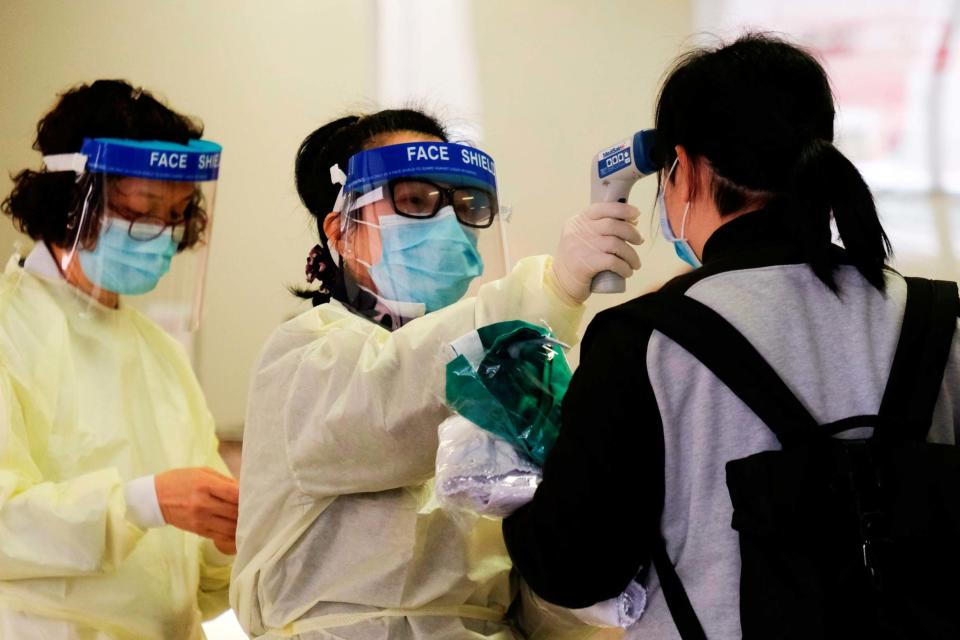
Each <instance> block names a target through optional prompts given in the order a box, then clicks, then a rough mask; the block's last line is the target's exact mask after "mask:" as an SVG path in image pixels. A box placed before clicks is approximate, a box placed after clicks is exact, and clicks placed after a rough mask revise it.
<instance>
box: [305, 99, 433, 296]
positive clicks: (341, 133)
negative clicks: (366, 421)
mask: <svg viewBox="0 0 960 640" xmlns="http://www.w3.org/2000/svg"><path fill="white" fill-rule="evenodd" d="M398 131H411V132H414V133H419V134H423V135H428V136H434V137H436V138H440V139H441V140H444V141H446V140H447V139H448V136H447V132H446V130H445V129H444V127H443V125H441V124H440V123H439V122H438V121H437V120H436V119H434V118H432V117H431V116H429V115H427V114H425V113H423V112H421V111H416V110H414V109H387V110H384V111H378V112H376V113H372V114H370V115H364V116H360V115H349V116H345V117H342V118H338V119H337V120H334V121H332V122H328V123H327V124H325V125H323V126H322V127H320V128H319V129H317V130H316V131H314V132H312V133H311V134H310V135H308V136H307V137H306V138H305V139H304V141H303V142H302V143H301V144H300V148H299V149H298V150H297V159H296V163H295V167H294V173H295V178H296V184H297V194H298V195H299V196H300V201H301V202H303V206H305V207H306V208H307V210H308V211H309V212H310V215H311V216H313V218H314V220H315V222H316V226H317V234H318V235H319V236H320V244H318V245H316V246H315V247H314V248H313V249H312V250H311V251H310V255H309V256H308V257H307V267H306V277H307V282H308V283H314V282H316V283H317V287H316V288H314V289H304V288H301V287H291V288H290V291H291V292H292V293H293V294H294V295H296V296H298V297H300V298H304V299H306V300H310V301H311V302H312V303H313V305H314V306H317V305H320V304H325V303H327V302H329V301H330V300H331V299H334V300H339V301H341V302H347V295H346V285H345V283H344V278H343V273H342V271H341V265H340V264H338V262H337V261H336V260H334V258H333V255H332V254H331V252H330V247H329V241H328V239H327V234H326V232H325V231H324V230H323V221H324V220H325V219H326V217H327V215H329V214H330V212H331V211H333V207H334V204H335V203H336V200H337V195H338V194H339V193H340V185H338V184H334V183H332V182H331V180H330V168H331V167H332V166H334V165H337V166H339V167H340V169H341V170H342V171H343V172H344V173H346V172H347V163H348V161H349V160H350V156H352V155H354V154H355V153H358V152H359V151H362V150H363V149H365V148H368V147H369V146H370V145H371V144H373V143H375V141H376V138H377V137H378V136H381V135H384V134H389V133H394V132H398Z"/></svg>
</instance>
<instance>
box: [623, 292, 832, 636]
mask: <svg viewBox="0 0 960 640" xmlns="http://www.w3.org/2000/svg"><path fill="white" fill-rule="evenodd" d="M619 311H621V312H627V313H628V314H629V315H631V316H632V317H634V318H636V319H638V320H639V321H641V322H643V323H645V324H646V325H647V326H649V327H652V328H653V329H656V330H657V331H659V332H660V333H662V334H664V335H665V336H667V337H668V338H670V339H671V340H673V341H674V342H676V343H677V344H679V345H680V346H682V347H683V348H684V349H686V350H687V351H688V352H690V354H691V355H693V356H694V357H695V358H696V359H697V360H699V361H700V362H701V363H702V364H703V365H704V366H706V367H707V368H708V369H710V371H712V372H713V374H714V375H715V376H717V378H719V379H720V380H721V381H722V382H723V383H724V384H726V385H727V386H728V387H729V388H730V390H731V391H733V393H734V394H735V395H736V396H737V397H739V398H740V399H741V400H742V401H743V402H744V403H745V404H746V405H747V406H748V407H749V408H750V409H751V410H752V411H753V412H754V413H756V414H757V416H758V417H760V419H761V420H763V422H764V423H765V424H766V425H767V427H768V428H769V429H770V430H771V431H773V433H774V434H775V435H776V436H777V438H778V439H779V440H780V443H781V444H782V445H784V446H786V445H787V444H788V443H789V442H791V441H793V440H795V439H797V438H799V437H800V436H801V435H802V434H807V435H809V434H811V433H814V429H815V428H816V427H817V421H816V419H815V418H814V417H813V416H812V415H811V414H810V412H809V411H808V410H807V409H806V407H804V406H803V404H802V403H801V402H800V400H799V399H798V398H797V396H796V395H795V394H794V393H793V392H792V391H790V389H789V388H788V387H787V385H786V383H784V382H783V379H782V378H780V376H779V375H778V374H777V372H776V371H774V369H773V367H771V366H770V364H769V363H768V362H767V361H766V360H765V359H764V358H763V356H761V355H760V353H759V352H758V351H757V350H756V348H754V346H753V345H752V344H750V342H749V341H748V340H747V339H746V338H745V337H744V335H743V334H742V333H740V331H738V330H737V329H736V328H735V327H734V326H733V325H732V324H730V323H729V322H728V321H727V320H726V319H725V318H724V317H723V316H721V315H720V314H719V313H717V312H716V311H714V310H713V309H711V308H710V307H708V306H707V305H705V304H703V303H702V302H699V301H698V300H695V299H693V298H691V297H688V296H686V295H683V294H682V293H680V294H676V293H669V292H666V291H660V292H658V293H655V294H651V295H650V296H648V297H647V298H645V300H644V304H642V305H635V306H626V307H621V308H620V310H619ZM652 533H653V535H652V538H651V539H652V540H653V541H654V543H653V548H652V549H651V556H652V558H651V559H652V560H653V566H654V568H655V569H656V571H657V577H658V579H659V581H660V588H661V589H663V595H664V599H665V600H666V601H667V607H668V608H669V609H670V614H671V616H673V620H674V623H675V624H676V625H677V631H678V632H679V633H680V637H681V638H682V639H683V640H706V634H705V633H704V631H703V626H702V625H701V624H700V621H699V619H698V618H697V614H696V612H695V611H694V609H693V605H692V604H691V603H690V598H689V597H688V596H687V592H686V590H685V589H684V588H683V583H682V582H681V580H680V577H679V576H678V575H677V570H676V568H675V567H674V565H673V562H672V561H671V560H670V557H669V555H668V554H667V550H666V543H665V541H664V539H663V536H662V534H661V533H660V531H659V527H658V528H657V530H656V531H654V532H652Z"/></svg>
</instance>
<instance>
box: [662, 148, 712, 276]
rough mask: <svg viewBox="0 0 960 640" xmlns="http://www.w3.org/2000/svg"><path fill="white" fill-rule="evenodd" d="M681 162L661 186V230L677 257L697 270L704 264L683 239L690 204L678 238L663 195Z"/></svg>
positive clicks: (674, 165)
mask: <svg viewBox="0 0 960 640" xmlns="http://www.w3.org/2000/svg"><path fill="white" fill-rule="evenodd" d="M679 160H680V159H679V158H677V159H675V160H674V161H673V165H671V167H670V171H668V172H667V177H666V179H665V180H664V181H663V184H662V185H661V186H660V192H659V193H657V207H658V208H659V209H660V228H661V229H662V230H663V237H664V238H666V239H667V240H668V241H669V242H672V243H673V250H674V251H676V253H677V257H678V258H680V259H681V260H683V261H684V262H686V263H687V264H689V265H690V266H691V267H693V268H694V269H696V268H698V267H700V266H701V265H702V264H703V263H702V262H700V259H699V258H698V257H697V254H695V253H694V252H693V248H692V247H691V246H690V243H689V242H687V239H686V238H685V237H683V236H684V231H685V230H686V227H687V216H688V215H690V203H689V202H687V206H686V208H684V210H683V218H682V219H681V222H680V235H679V236H677V235H676V234H675V233H674V232H673V227H671V226H670V218H668V217H667V200H666V198H665V197H664V195H663V193H664V190H665V189H666V185H667V182H669V181H670V176H672V175H673V171H674V169H676V168H677V162H679Z"/></svg>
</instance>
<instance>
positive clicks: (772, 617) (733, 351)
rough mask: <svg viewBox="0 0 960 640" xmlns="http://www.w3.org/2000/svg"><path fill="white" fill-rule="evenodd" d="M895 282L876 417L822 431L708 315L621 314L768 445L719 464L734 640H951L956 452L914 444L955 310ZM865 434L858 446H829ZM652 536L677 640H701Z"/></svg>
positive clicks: (656, 306)
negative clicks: (689, 364)
mask: <svg viewBox="0 0 960 640" xmlns="http://www.w3.org/2000/svg"><path fill="white" fill-rule="evenodd" d="M907 285H908V289H907V307H906V312H905V315H904V319H903V326H902V329H901V333H900V339H899V342H898V345H897V350H896V354H895V356H894V361H893V366H892V368H891V371H890V375H889V378H888V382H887V387H886V390H885V392H884V395H883V400H882V403H881V406H880V410H879V412H878V415H872V416H852V417H849V418H846V419H844V420H840V421H839V422H835V423H832V424H825V425H821V424H818V423H817V421H816V420H815V419H814V417H813V416H811V415H810V413H809V412H808V411H807V410H806V408H804V406H803V405H802V404H801V402H800V401H799V400H798V399H797V397H796V396H795V395H794V394H793V393H792V392H791V391H790V390H789V388H788V387H787V386H786V384H784V382H783V381H782V380H781V379H780V377H779V376H778V375H777V374H776V372H775V371H774V370H773V368H772V367H770V365H769V364H768V363H767V362H766V361H765V360H764V359H763V357H762V356H761V355H760V354H759V353H758V352H757V350H756V349H755V348H754V347H753V346H752V345H751V344H750V343H749V342H748V341H747V340H746V338H744V336H743V335H742V334H741V333H740V332H739V331H737V330H736V329H735V328H734V327H733V326H732V325H731V324H730V323H729V322H727V321H726V320H725V319H724V318H723V317H721V316H720V315H719V314H717V313H716V312H715V311H713V310H712V309H710V308H709V307H707V306H706V305H704V304H701V303H699V302H697V301H696V300H694V299H692V298H690V297H687V296H685V295H678V294H671V293H667V292H660V293H658V294H654V296H655V297H656V298H657V299H656V300H654V301H651V302H653V304H650V305H646V306H644V307H642V308H638V307H634V308H633V310H632V311H633V312H634V313H637V314H639V316H640V318H641V319H642V320H643V321H644V322H645V323H647V324H648V325H649V326H652V327H653V328H655V329H657V330H658V331H660V332H661V333H664V334H665V335H666V336H667V337H669V338H670V339H672V340H674V341H675V342H677V343H678V344H680V345H681V346H683V347H684V348H685V349H687V350H688V351H689V352H690V353H691V354H692V355H693V356H694V357H696V358H697V359H698V360H699V361H700V362H702V363H703V364H704V365H705V366H706V367H708V368H709V369H710V370H711V371H712V372H713V373H714V374H715V375H716V376H717V377H718V378H719V379H720V380H722V381H723V382H724V383H725V384H726V385H727V386H728V387H729V388H730V389H731V390H732V391H733V392H734V393H735V394H736V395H737V396H738V397H739V398H740V399H741V400H743V401H744V402H745V403H746V404H747V406H749V407H750V408H751V410H753V411H754V412H755V413H756V414H757V416H758V417H760V418H761V419H762V420H763V422H764V423H765V424H766V425H767V427H768V428H770V429H771V430H772V431H773V432H774V434H776V436H777V438H778V440H779V441H780V444H781V446H782V450H780V451H764V452H761V453H757V454H755V455H751V456H749V457H746V458H742V459H739V460H731V461H730V462H728V463H727V465H726V475H727V488H728V490H729V492H730V498H731V501H732V503H733V509H734V512H733V522H732V526H733V528H734V529H736V530H737V532H738V533H739V537H740V558H741V576H740V619H741V626H742V630H743V637H744V638H745V639H748V640H781V639H782V640H788V639H789V640H792V639H798V640H799V639H801V638H802V639H803V640H816V639H821V638H823V639H827V638H829V639H838V640H839V639H841V638H842V639H844V640H856V639H860V638H883V639H887V638H889V639H894V638H896V639H904V640H906V639H910V640H918V639H925V638H936V639H941V638H944V639H945V638H960V447H956V446H952V445H942V444H930V443H927V442H926V436H927V431H928V430H929V427H930V424H931V422H932V417H933V412H934V407H935V405H936V402H937V397H938V395H939V392H940V388H941V385H942V381H943V374H944V369H945V367H946V363H947V359H948V357H949V353H950V348H951V345H952V342H953V334H954V330H955V328H956V325H957V318H958V315H960V302H958V298H957V285H956V284H955V283H948V282H935V281H931V280H923V279H917V278H907ZM850 384H851V385H853V384H857V380H856V379H851V380H850ZM955 397H956V398H957V400H955V401H956V402H960V389H958V390H957V394H955ZM865 426H869V427H874V430H873V435H872V436H871V437H869V438H866V439H864V438H859V439H850V436H851V435H853V434H847V439H841V438H838V437H835V436H838V435H840V434H842V433H843V432H845V431H849V430H851V429H854V428H857V427H865ZM723 428H727V429H730V428H736V425H723ZM654 539H655V540H657V541H658V544H657V546H656V547H655V549H654V551H653V558H652V560H653V564H654V566H655V567H656V570H657V575H658V576H659V579H660V584H661V587H662V589H663V593H664V597H665V599H666V601H667V605H668V607H669V609H670V612H671V614H672V616H673V618H674V621H675V622H676V624H677V628H678V630H679V632H680V635H681V637H682V638H683V639H684V640H704V639H705V638H706V636H705V634H704V632H703V628H702V627H701V625H700V622H699V620H698V619H697V616H696V613H695V612H694V610H693V607H692V606H691V604H690V600H689V598H688V597H687V594H686V592H685V591H684V589H683V585H682V584H681V582H680V579H679V578H678V576H677V573H676V570H675V569H674V567H673V564H672V563H671V562H670V560H669V558H668V557H667V554H666V549H665V547H664V545H663V538H662V535H661V534H660V532H659V531H657V532H656V535H655V536H654Z"/></svg>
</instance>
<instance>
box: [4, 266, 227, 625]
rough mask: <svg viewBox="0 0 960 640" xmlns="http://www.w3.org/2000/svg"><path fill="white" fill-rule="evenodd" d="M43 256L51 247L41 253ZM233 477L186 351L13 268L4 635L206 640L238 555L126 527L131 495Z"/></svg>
mask: <svg viewBox="0 0 960 640" xmlns="http://www.w3.org/2000/svg"><path fill="white" fill-rule="evenodd" d="M41 250H43V248H41ZM193 466H209V467H212V468H214V469H217V470H218V471H220V472H221V473H224V474H226V473H228V471H227V469H226V466H225V465H224V463H223V461H222V460H221V458H220V456H219V454H218V453H217V440H216V436H215V435H214V428H213V419H212V417H211V415H210V413H209V411H208V410H207V407H206V404H205V401H204V398H203V395H202V393H201V391H200V387H199V385H198V383H197V381H196V378H195V376H194V374H193V372H192V370H191V368H190V363H189V362H188V360H187V357H186V354H185V353H184V352H183V350H182V349H181V347H180V345H179V344H177V343H176V342H175V341H174V340H173V339H172V338H170V337H169V336H168V335H167V334H165V333H164V332H163V331H162V330H161V329H160V328H159V327H157V326H156V325H155V324H153V323H152V322H150V321H149V320H147V319H146V318H145V317H143V316H142V315H141V314H139V313H138V312H136V311H135V310H133V309H127V308H120V309H116V310H115V309H108V308H105V307H102V306H99V305H97V304H96V303H93V302H92V301H91V300H90V299H89V298H87V297H85V296H83V294H80V293H79V292H78V291H77V290H76V289H75V288H74V287H72V286H71V285H69V284H67V283H66V282H64V281H63V280H62V279H60V278H58V277H51V278H45V277H41V276H38V275H34V274H31V273H30V272H27V271H25V270H24V269H22V268H21V267H19V266H18V265H17V264H16V263H15V261H13V260H11V262H10V264H9V265H8V266H7V269H6V271H5V273H4V274H3V276H2V278H0V633H2V637H3V638H18V639H19V638H57V639H58V640H61V639H63V640H68V639H69V640H73V639H88V638H97V639H100V638H117V639H121V638H122V639H131V640H132V639H138V640H145V639H156V640H161V639H163V640H171V639H194V638H202V637H203V632H202V629H201V627H200V623H201V620H203V619H206V618H208V617H212V616H213V615H215V614H217V613H219V612H221V611H223V610H224V609H225V608H226V604H227V590H228V586H229V574H230V560H231V558H230V557H228V556H225V555H223V554H221V553H220V552H219V551H217V550H216V548H215V547H214V546H213V544H212V543H210V542H209V541H207V540H205V539H201V538H200V537H198V536H196V535H194V534H191V533H186V532H184V531H180V530H178V529H175V528H173V527H171V526H163V527H159V528H154V529H150V530H148V531H143V530H141V529H139V528H138V527H136V526H135V525H134V524H132V523H131V522H130V521H129V520H128V519H127V518H126V517H125V516H126V512H127V508H126V504H125V502H124V491H123V486H124V482H126V481H129V480H132V479H135V478H138V477H142V476H146V475H150V474H156V473H159V472H162V471H166V470H168V469H172V468H177V467H193Z"/></svg>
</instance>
